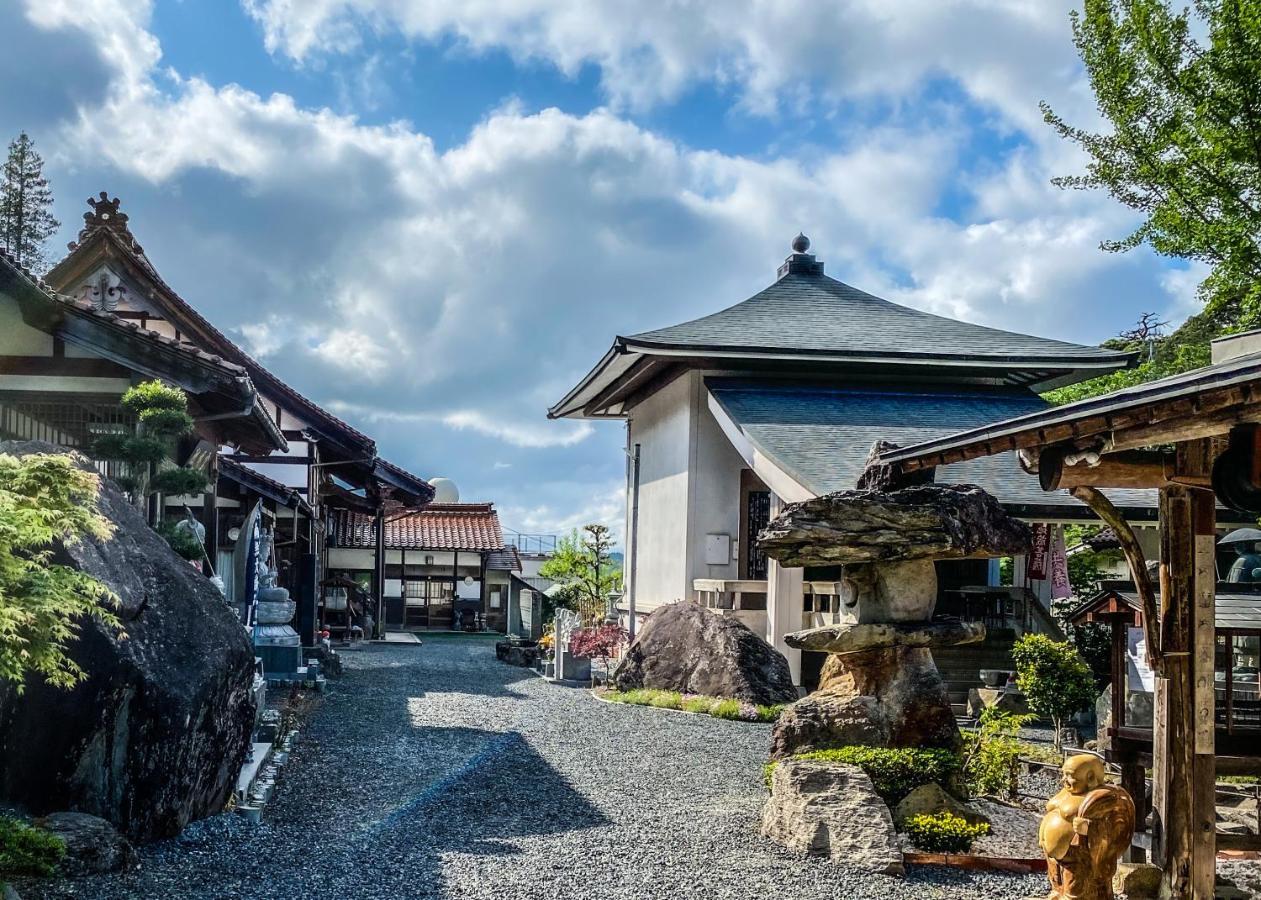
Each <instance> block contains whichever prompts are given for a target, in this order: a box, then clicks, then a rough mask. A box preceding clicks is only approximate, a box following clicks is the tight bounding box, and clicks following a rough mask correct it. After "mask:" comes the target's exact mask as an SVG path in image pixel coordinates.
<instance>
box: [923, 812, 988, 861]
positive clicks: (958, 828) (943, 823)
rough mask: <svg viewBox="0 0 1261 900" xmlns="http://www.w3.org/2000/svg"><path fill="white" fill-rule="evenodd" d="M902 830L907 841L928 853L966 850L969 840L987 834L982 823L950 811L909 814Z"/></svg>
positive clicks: (985, 827)
mask: <svg viewBox="0 0 1261 900" xmlns="http://www.w3.org/2000/svg"><path fill="white" fill-rule="evenodd" d="M902 830H903V831H905V832H906V835H907V836H908V837H909V838H910V839H911V843H913V844H914V845H915V846H916V847H918V848H919V849H921V850H926V851H928V852H929V853H967V852H968V851H969V850H971V849H972V842H973V841H975V840H976V839H977V838H979V837H982V836H983V835H987V834H989V833H990V827H989V825H986V824H985V823H984V822H981V823H978V824H976V825H973V824H971V823H969V822H968V820H967V819H964V818H962V817H960V816H956V815H955V814H954V813H950V812H940V813H934V814H932V815H919V816H912V817H911V818H909V819H907V820H906V822H905V823H904V824H903V826H902Z"/></svg>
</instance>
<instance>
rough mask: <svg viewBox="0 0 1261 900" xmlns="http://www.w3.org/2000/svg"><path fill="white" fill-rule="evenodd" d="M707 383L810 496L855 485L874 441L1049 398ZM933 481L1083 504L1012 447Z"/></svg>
mask: <svg viewBox="0 0 1261 900" xmlns="http://www.w3.org/2000/svg"><path fill="white" fill-rule="evenodd" d="M705 384H706V386H707V387H708V388H709V392H710V393H711V394H713V396H714V398H715V399H716V400H717V401H718V402H719V403H720V404H721V405H722V408H723V409H724V410H725V411H726V413H727V415H729V416H730V417H731V419H732V421H734V422H735V423H736V424H737V425H739V427H740V429H741V430H742V431H743V432H744V434H745V435H746V437H748V439H749V440H750V441H752V442H753V443H754V444H755V445H756V446H757V447H758V448H759V449H760V450H761V451H762V452H763V453H765V454H767V455H768V456H770V457H771V458H772V459H774V460H775V461H776V463H778V465H779V466H780V467H781V468H782V469H783V470H784V471H785V472H787V473H788V474H789V475H791V476H792V477H793V478H794V479H796V480H797V481H798V482H799V483H800V484H801V485H802V486H804V487H806V488H808V489H809V490H811V491H813V492H814V493H816V494H826V493H830V492H832V491H840V490H851V489H853V488H854V486H855V485H856V483H857V481H858V476H859V475H861V474H862V471H863V467H864V465H865V464H866V461H867V454H868V453H869V452H870V450H871V445H872V444H874V443H875V442H876V441H877V440H886V441H892V442H894V443H896V444H899V445H901V446H906V445H908V444H914V443H917V442H920V441H925V440H931V439H932V438H934V437H937V436H942V435H948V434H953V433H954V432H956V431H958V430H960V429H961V428H966V427H968V426H971V425H980V424H983V423H986V422H996V421H1000V420H1002V419H1008V418H1011V417H1013V416H1018V415H1022V414H1024V413H1028V412H1031V411H1034V410H1038V409H1042V408H1044V407H1046V405H1047V404H1046V402H1045V401H1044V400H1042V399H1041V398H1040V397H1038V396H1037V395H1036V394H1033V393H1031V392H1029V391H1020V390H1007V391H993V392H986V391H954V392H949V391H929V390H924V389H912V390H899V389H897V388H863V389H842V388H830V387H801V386H786V385H783V384H776V383H774V382H769V381H768V382H750V381H745V380H737V379H724V378H707V379H706V380H705ZM937 481H939V482H943V483H958V484H979V485H980V486H981V487H983V488H985V489H986V490H987V491H989V492H990V493H991V494H993V495H994V496H996V497H997V498H998V499H999V500H1000V501H1002V502H1003V503H1007V504H1027V505H1034V506H1040V507H1071V508H1076V507H1079V506H1081V505H1080V504H1079V503H1078V501H1077V500H1075V499H1073V498H1072V497H1071V496H1069V495H1068V493H1067V492H1066V491H1055V492H1052V493H1047V492H1044V491H1043V490H1042V489H1041V487H1040V486H1039V484H1038V479H1037V477H1036V476H1032V475H1028V474H1026V473H1025V472H1024V471H1023V470H1021V468H1020V464H1019V463H1018V462H1017V460H1016V455H1015V454H1014V453H1003V454H999V455H997V456H992V457H986V458H984V459H978V460H974V461H971V462H966V463H961V464H957V465H949V466H943V467H942V468H940V469H938V471H937ZM1108 494H1109V497H1110V498H1111V499H1112V500H1113V502H1114V503H1116V504H1117V505H1118V506H1121V507H1126V508H1154V507H1155V505H1156V493H1155V492H1154V491H1109V492H1108ZM1081 508H1082V509H1085V507H1081Z"/></svg>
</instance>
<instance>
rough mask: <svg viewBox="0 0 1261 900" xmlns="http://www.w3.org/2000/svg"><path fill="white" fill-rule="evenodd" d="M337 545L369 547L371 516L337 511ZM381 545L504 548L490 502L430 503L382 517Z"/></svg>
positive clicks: (372, 537) (395, 547)
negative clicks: (401, 514) (393, 517)
mask: <svg viewBox="0 0 1261 900" xmlns="http://www.w3.org/2000/svg"><path fill="white" fill-rule="evenodd" d="M335 530H336V536H337V545H338V546H339V547H373V546H375V531H374V528H373V520H372V517H371V516H367V515H364V514H363V513H356V512H351V511H349V510H341V511H339V512H338V514H337V517H336V521H335ZM385 546H386V547H387V548H388V549H391V550H461V551H464V550H468V551H471V552H479V553H480V552H488V551H492V550H502V549H503V548H504V538H503V531H502V530H501V529H500V527H499V514H498V513H497V512H495V505H494V504H493V503H432V504H430V505H429V506H427V507H425V508H424V509H423V510H421V511H420V512H417V513H411V514H409V515H405V516H400V517H398V518H396V519H392V520H388V519H387V520H386V523H385Z"/></svg>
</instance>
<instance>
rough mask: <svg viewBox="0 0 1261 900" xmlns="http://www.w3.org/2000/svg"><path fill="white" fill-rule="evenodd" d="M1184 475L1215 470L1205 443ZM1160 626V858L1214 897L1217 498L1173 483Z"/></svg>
mask: <svg viewBox="0 0 1261 900" xmlns="http://www.w3.org/2000/svg"><path fill="white" fill-rule="evenodd" d="M1178 449H1179V453H1178V462H1179V470H1180V471H1181V472H1185V474H1188V475H1197V474H1202V473H1203V472H1204V471H1206V470H1207V464H1208V453H1207V448H1206V447H1205V445H1204V442H1194V443H1193V444H1190V445H1188V444H1183V445H1180V446H1179V448H1178ZM1160 522H1161V538H1160V620H1159V621H1158V622H1147V623H1145V624H1146V627H1147V628H1148V629H1149V632H1148V633H1149V635H1151V634H1152V630H1153V629H1158V633H1159V635H1160V637H1159V646H1160V655H1161V657H1162V659H1163V662H1164V672H1163V674H1162V675H1160V676H1158V677H1157V680H1156V698H1155V699H1156V710H1155V723H1154V729H1153V731H1154V734H1153V737H1154V740H1153V745H1152V759H1153V765H1154V773H1153V778H1152V790H1153V798H1152V799H1153V804H1152V805H1153V817H1152V818H1153V821H1152V850H1153V852H1152V861H1153V862H1155V863H1156V864H1157V865H1159V866H1161V868H1163V869H1164V871H1165V879H1166V882H1167V884H1168V888H1169V891H1170V893H1171V895H1172V896H1174V897H1186V898H1189V900H1212V898H1213V887H1214V881H1215V878H1216V856H1215V854H1216V834H1215V832H1216V823H1215V818H1216V816H1215V812H1214V775H1215V771H1214V768H1215V760H1214V756H1213V753H1214V714H1213V703H1214V696H1213V663H1214V660H1213V618H1214V616H1213V613H1214V604H1215V590H1216V575H1215V566H1214V556H1213V551H1214V534H1213V529H1214V524H1215V509H1214V499H1213V493H1212V492H1211V491H1207V490H1201V489H1195V488H1189V487H1186V486H1183V485H1172V486H1169V487H1166V488H1162V489H1161V491H1160Z"/></svg>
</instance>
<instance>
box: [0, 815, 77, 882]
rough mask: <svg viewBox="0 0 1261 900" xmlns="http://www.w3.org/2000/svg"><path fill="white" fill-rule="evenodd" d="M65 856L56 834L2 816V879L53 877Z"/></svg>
mask: <svg viewBox="0 0 1261 900" xmlns="http://www.w3.org/2000/svg"><path fill="white" fill-rule="evenodd" d="M65 855H66V845H65V843H64V842H63V841H62V840H61V838H59V837H57V836H56V835H55V834H50V833H49V832H47V831H44V830H43V829H40V828H32V827H31V826H30V825H27V824H26V823H25V822H20V821H18V820H17V819H10V818H8V817H5V816H0V878H15V877H33V878H49V877H51V876H52V875H54V874H56V871H57V864H58V863H60V862H61V858H62V857H63V856H65Z"/></svg>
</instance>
